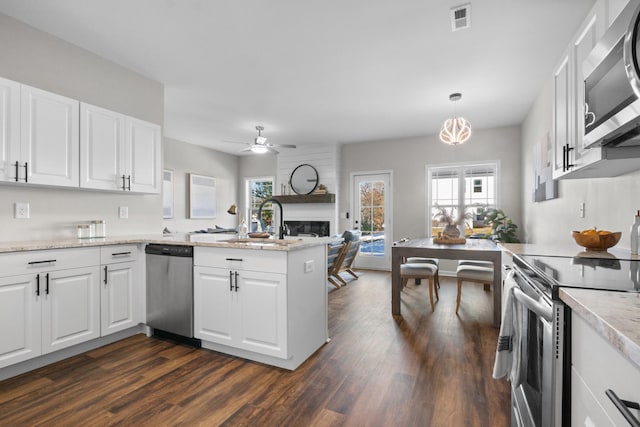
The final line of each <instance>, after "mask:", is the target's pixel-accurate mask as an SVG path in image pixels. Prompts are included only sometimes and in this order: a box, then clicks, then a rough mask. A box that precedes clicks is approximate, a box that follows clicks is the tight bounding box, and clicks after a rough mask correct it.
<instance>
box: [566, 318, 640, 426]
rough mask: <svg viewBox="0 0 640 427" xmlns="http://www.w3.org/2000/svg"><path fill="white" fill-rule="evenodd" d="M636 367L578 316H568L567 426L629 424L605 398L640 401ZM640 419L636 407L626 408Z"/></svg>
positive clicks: (639, 374)
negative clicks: (568, 392) (569, 326)
mask: <svg viewBox="0 0 640 427" xmlns="http://www.w3.org/2000/svg"><path fill="white" fill-rule="evenodd" d="M638 384H640V368H638V367H637V366H636V365H634V364H633V363H631V362H630V361H629V360H628V359H627V358H626V356H624V355H623V354H622V353H621V352H620V351H619V350H618V349H616V348H614V346H613V345H612V344H610V343H609V341H607V340H605V339H604V338H603V337H602V336H601V335H600V333H598V332H597V331H596V330H595V329H594V328H593V327H592V326H591V325H590V324H589V323H587V321H585V320H584V319H583V318H582V317H580V316H579V315H577V314H575V313H572V315H571V425H574V426H599V427H600V426H602V427H604V426H624V425H629V423H628V422H627V421H626V420H625V419H624V417H623V416H622V414H621V412H620V411H619V410H618V409H617V408H616V407H615V405H614V404H613V403H612V401H611V399H610V398H609V397H607V394H606V392H607V390H612V391H613V392H615V394H616V395H617V396H618V397H619V398H620V399H623V400H626V401H630V402H640V388H638ZM630 412H631V413H632V415H633V416H634V417H636V418H637V419H638V420H640V410H638V409H630Z"/></svg>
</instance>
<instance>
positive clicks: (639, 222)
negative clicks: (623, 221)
mask: <svg viewBox="0 0 640 427" xmlns="http://www.w3.org/2000/svg"><path fill="white" fill-rule="evenodd" d="M638 232H640V211H638V212H636V218H635V221H634V222H633V225H632V226H631V254H632V255H637V254H638Z"/></svg>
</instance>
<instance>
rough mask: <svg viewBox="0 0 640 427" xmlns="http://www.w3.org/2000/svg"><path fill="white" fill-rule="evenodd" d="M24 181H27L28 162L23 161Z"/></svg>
mask: <svg viewBox="0 0 640 427" xmlns="http://www.w3.org/2000/svg"><path fill="white" fill-rule="evenodd" d="M24 182H29V163H27V162H24Z"/></svg>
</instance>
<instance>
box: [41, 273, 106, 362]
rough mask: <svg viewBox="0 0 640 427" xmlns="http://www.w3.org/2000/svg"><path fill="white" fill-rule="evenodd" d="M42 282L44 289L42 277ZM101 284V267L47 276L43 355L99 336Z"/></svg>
mask: <svg viewBox="0 0 640 427" xmlns="http://www.w3.org/2000/svg"><path fill="white" fill-rule="evenodd" d="M40 280H41V284H40V286H41V287H42V275H41V279H40ZM99 280H100V269H99V267H98V266H95V267H84V268H75V269H72V270H62V271H54V272H51V273H46V274H45V284H44V286H45V289H44V291H45V292H44V295H43V298H42V299H41V301H42V353H43V354H44V353H50V352H52V351H56V350H59V349H61V348H65V347H69V346H72V345H75V344H79V343H81V342H84V341H88V340H90V339H94V338H98V337H99V336H100V289H99V287H98V286H99V283H98V281H99ZM41 295H42V290H41Z"/></svg>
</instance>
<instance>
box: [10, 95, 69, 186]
mask: <svg viewBox="0 0 640 427" xmlns="http://www.w3.org/2000/svg"><path fill="white" fill-rule="evenodd" d="M21 98H22V101H21V117H20V120H21V136H20V140H21V158H22V162H21V163H25V165H24V169H25V170H26V172H27V175H26V182H30V183H33V184H44V185H54V186H64V187H78V185H79V162H78V158H79V144H78V136H79V135H78V133H79V120H80V117H79V116H80V103H79V102H78V101H77V100H75V99H71V98H67V97H64V96H61V95H56V94H54V93H51V92H46V91H44V90H40V89H36V88H33V87H30V86H25V85H22V89H21Z"/></svg>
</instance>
